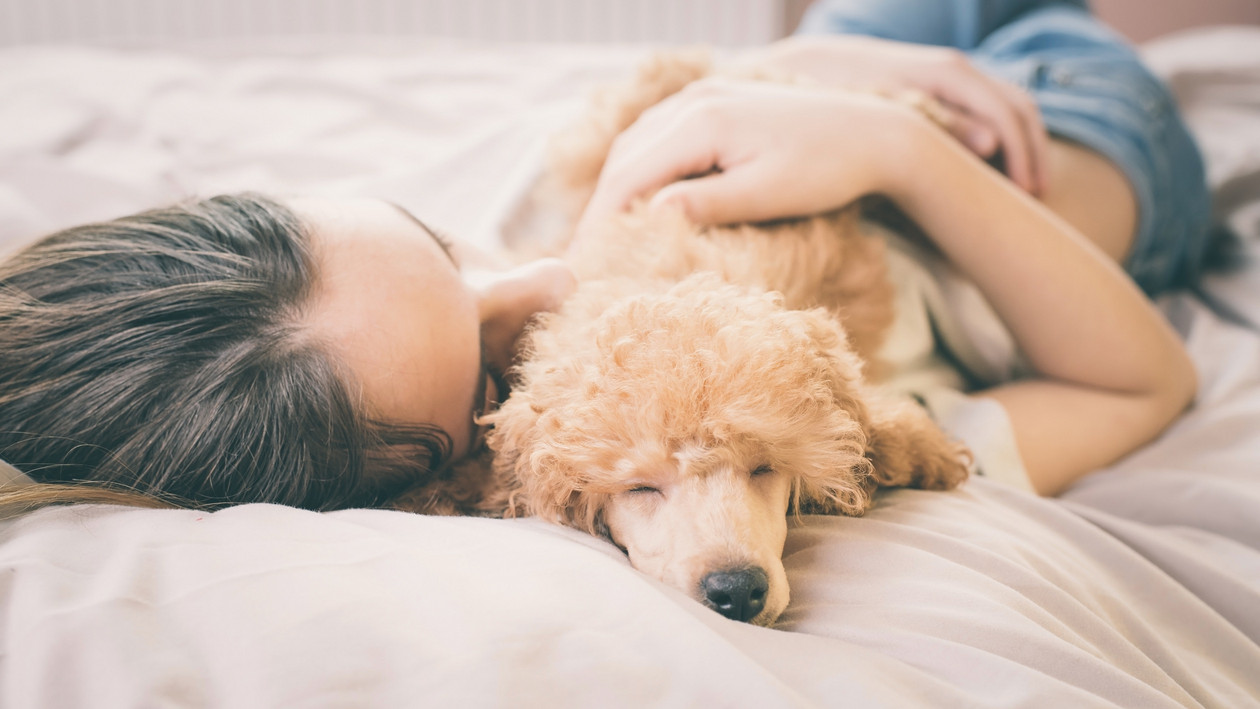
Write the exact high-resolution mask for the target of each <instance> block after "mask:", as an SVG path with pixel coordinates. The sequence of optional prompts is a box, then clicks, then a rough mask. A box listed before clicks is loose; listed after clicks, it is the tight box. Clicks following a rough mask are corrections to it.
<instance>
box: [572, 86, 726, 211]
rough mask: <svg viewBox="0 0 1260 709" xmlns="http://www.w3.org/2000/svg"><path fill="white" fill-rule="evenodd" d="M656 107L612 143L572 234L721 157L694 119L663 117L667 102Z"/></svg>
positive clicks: (701, 170)
mask: <svg viewBox="0 0 1260 709" xmlns="http://www.w3.org/2000/svg"><path fill="white" fill-rule="evenodd" d="M658 107H659V108H662V111H661V112H657V114H656V115H654V116H652V117H651V119H650V120H647V121H644V122H643V123H642V124H641V123H639V122H636V123H635V124H634V125H632V126H630V128H628V129H627V130H626V132H624V133H622V134H621V136H619V137H618V138H617V140H616V141H615V142H614V144H613V147H612V150H611V151H610V152H609V155H608V160H607V161H606V162H605V163H604V169H603V171H602V172H601V174H600V179H599V184H598V186H597V187H596V189H595V193H594V194H593V195H592V196H591V200H590V202H588V203H587V206H586V210H585V211H584V212H583V214H582V218H581V219H580V220H579V222H578V230H577V231H578V234H579V235H580V234H582V233H584V232H585V231H586V228H587V227H588V226H589V225H590V224H592V223H595V222H597V221H599V220H602V219H605V218H607V217H608V216H610V215H612V214H614V213H616V212H619V211H622V210H624V209H625V208H626V207H627V206H628V205H629V204H630V201H631V200H633V199H634V198H635V197H638V196H640V195H643V194H647V193H650V192H654V191H656V190H658V189H660V188H661V187H663V186H665V185H667V184H669V183H671V182H674V181H676V180H681V179H684V178H687V177H691V176H693V175H702V174H704V173H707V172H710V171H712V170H714V169H715V168H716V167H717V166H718V163H719V161H720V159H721V156H720V155H719V154H718V152H717V150H716V148H715V145H714V143H713V142H712V135H713V132H712V131H705V130H698V129H697V128H696V122H697V120H698V117H697V116H695V115H694V114H695V111H692V114H693V115H690V116H689V115H687V110H686V107H684V108H683V109H681V110H680V111H677V113H682V114H683V115H668V114H667V113H665V112H666V111H670V110H671V109H673V108H674V105H673V104H670V105H669V106H666V104H658Z"/></svg>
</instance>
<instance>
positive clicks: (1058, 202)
mask: <svg viewBox="0 0 1260 709" xmlns="http://www.w3.org/2000/svg"><path fill="white" fill-rule="evenodd" d="M1049 157H1050V183H1049V185H1048V186H1047V188H1046V190H1045V191H1044V193H1043V194H1042V196H1041V201H1042V203H1044V204H1045V205H1046V206H1047V207H1049V208H1050V209H1051V210H1052V211H1054V212H1055V213H1056V214H1058V215H1059V216H1060V217H1062V218H1063V219H1064V220H1065V221H1067V222H1068V223H1069V224H1071V225H1072V226H1074V227H1076V229H1077V230H1078V231H1080V232H1081V233H1082V234H1084V235H1085V236H1087V237H1089V239H1090V240H1091V241H1093V242H1094V243H1095V244H1097V245H1098V247H1099V248H1101V249H1102V250H1103V252H1104V253H1106V254H1107V255H1108V256H1110V257H1111V258H1112V259H1113V260H1114V261H1116V262H1117V263H1120V264H1123V263H1124V260H1125V258H1127V257H1128V255H1129V250H1130V249H1131V248H1132V246H1133V238H1134V236H1135V235H1136V233H1137V227H1138V223H1137V219H1138V216H1137V215H1138V212H1137V198H1136V197H1135V196H1134V194H1133V188H1132V187H1131V186H1130V185H1129V181H1128V179H1127V178H1125V176H1124V173H1123V172H1121V171H1120V169H1119V168H1118V167H1116V166H1115V164H1114V163H1112V162H1111V161H1109V160H1108V159H1107V158H1104V157H1103V156H1101V155H1099V154H1098V153H1096V152H1094V151H1093V150H1090V149H1089V148H1086V147H1083V146H1081V145H1080V144H1078V143H1073V142H1070V141H1066V140H1058V139H1052V140H1051V143H1050V156H1049Z"/></svg>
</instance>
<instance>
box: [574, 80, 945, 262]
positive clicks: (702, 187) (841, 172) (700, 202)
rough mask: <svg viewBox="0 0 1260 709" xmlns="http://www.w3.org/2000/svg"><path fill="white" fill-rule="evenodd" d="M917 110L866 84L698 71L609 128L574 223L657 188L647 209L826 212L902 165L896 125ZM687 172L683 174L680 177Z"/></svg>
mask: <svg viewBox="0 0 1260 709" xmlns="http://www.w3.org/2000/svg"><path fill="white" fill-rule="evenodd" d="M916 125H921V126H926V127H928V128H931V124H930V123H929V122H928V121H927V119H926V118H924V117H923V116H921V115H920V114H919V113H918V112H916V111H914V110H913V109H911V108H909V107H907V106H905V105H902V104H900V103H897V102H894V101H890V100H887V99H884V98H881V97H878V96H874V95H871V94H865V93H855V92H848V91H841V90H837V89H829V88H820V87H803V86H792V85H783V84H772V83H768V82H759V81H734V80H729V79H720V78H714V79H705V80H703V81H698V82H696V83H694V84H691V85H689V86H688V87H687V88H686V89H684V90H683V91H681V92H679V93H678V94H676V95H674V96H671V97H670V98H668V99H666V100H665V101H662V102H661V103H659V104H657V105H656V106H653V107H652V108H650V109H648V110H647V111H646V112H644V113H643V115H642V116H640V117H639V120H638V121H636V122H635V123H634V124H633V125H631V126H630V128H628V129H627V130H626V131H625V132H624V133H622V134H621V135H620V136H618V138H617V140H616V141H615V142H614V143H613V146H612V150H611V151H610V153H609V156H608V160H607V161H606V162H605V164H604V169H603V172H602V173H601V175H600V179H599V184H598V185H597V187H596V189H595V193H594V195H593V196H592V198H591V201H590V203H589V204H588V206H587V209H586V212H585V214H584V215H583V216H582V220H581V222H580V224H579V227H578V236H579V238H580V237H581V235H582V234H583V233H585V232H586V230H587V227H588V226H589V225H590V224H591V223H594V222H596V221H598V220H600V219H602V218H604V217H606V216H607V215H609V214H611V213H614V212H617V211H620V210H622V209H624V208H625V207H626V206H627V205H628V204H629V203H630V201H631V200H633V199H635V198H636V197H639V196H642V195H646V194H650V193H651V192H653V191H655V190H658V189H659V190H660V191H659V192H657V193H656V195H655V197H653V198H652V205H653V208H657V207H660V206H672V207H677V208H681V209H682V210H683V211H685V212H686V213H687V215H688V216H689V217H690V218H691V219H692V220H694V221H696V222H699V223H709V224H716V223H728V222H741V221H763V220H767V219H775V218H779V217H788V216H797V215H802V214H811V213H815V212H821V211H826V210H829V209H833V208H836V207H839V206H841V205H844V204H847V203H849V202H851V201H853V200H855V199H857V198H859V197H862V196H863V195H866V194H869V193H871V192H878V191H882V190H883V189H884V188H885V187H887V186H888V184H889V182H890V180H892V179H893V178H894V176H895V174H896V167H895V166H898V165H911V164H913V159H912V157H911V156H910V155H908V154H903V153H905V146H906V145H907V142H906V141H904V140H902V138H903V137H904V135H905V132H906V131H908V130H912V129H913V128H914V127H915V126H916ZM686 178H691V179H686Z"/></svg>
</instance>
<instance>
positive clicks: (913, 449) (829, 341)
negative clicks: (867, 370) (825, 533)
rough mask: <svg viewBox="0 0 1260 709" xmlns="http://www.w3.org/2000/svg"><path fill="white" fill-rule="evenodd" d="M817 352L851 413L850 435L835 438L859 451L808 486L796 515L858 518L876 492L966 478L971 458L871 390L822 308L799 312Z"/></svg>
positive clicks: (910, 411)
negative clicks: (850, 442)
mask: <svg viewBox="0 0 1260 709" xmlns="http://www.w3.org/2000/svg"><path fill="white" fill-rule="evenodd" d="M801 317H802V318H803V319H804V321H805V322H806V323H807V325H808V327H809V328H810V332H811V335H812V337H813V338H814V339H815V341H816V343H817V347H818V353H819V354H820V357H821V360H820V361H821V362H822V363H823V365H822V366H821V367H820V369H821V372H822V376H824V377H826V379H827V382H828V384H829V385H830V388H831V393H832V397H833V399H834V402H835V404H836V406H837V408H838V409H839V410H840V411H843V412H845V413H847V417H846V418H847V420H849V421H850V422H851V423H852V429H853V431H852V432H850V431H849V430H848V429H847V428H844V427H837V428H835V433H834V435H836V436H837V437H840V438H848V437H850V436H852V437H853V438H854V439H855V443H856V445H857V446H858V450H859V451H860V457H858V459H857V460H856V461H854V460H853V459H852V458H853V457H854V456H843V457H842V458H841V460H838V461H837V464H835V465H833V466H831V467H830V469H829V471H828V473H827V475H826V479H824V480H804V481H802V484H801V487H800V489H799V495H800V497H799V498H798V503H799V509H800V510H801V511H802V512H806V513H816V514H846V515H860V514H862V513H863V512H865V511H866V509H867V508H868V507H869V506H870V502H871V495H872V494H873V493H874V492H875V490H876V489H877V488H879V487H920V488H926V489H933V490H945V489H950V488H953V487H956V486H957V485H958V484H960V483H961V482H962V481H963V480H965V479H966V477H967V471H968V468H969V463H970V454H969V452H968V450H967V449H966V447H965V446H963V445H961V444H959V443H957V442H955V441H953V440H951V439H950V438H949V437H948V436H946V435H945V433H944V432H943V431H941V429H940V428H939V427H938V426H937V425H936V424H935V423H934V422H933V421H932V420H931V418H929V417H928V415H927V413H926V412H925V411H924V410H923V409H922V408H920V407H919V406H917V405H916V404H915V403H913V402H911V401H901V400H899V399H893V398H889V397H885V396H883V395H881V394H879V393H878V392H876V391H875V390H874V389H873V387H871V386H869V385H867V384H866V383H865V381H864V380H863V377H862V365H861V361H860V360H859V359H858V358H857V356H856V355H855V354H854V353H853V351H852V348H851V347H850V345H849V344H848V342H847V341H846V339H845V333H844V330H843V327H842V326H841V325H840V323H839V322H838V321H837V320H836V319H835V318H834V317H832V316H830V315H829V314H827V313H826V312H825V311H822V310H820V309H819V310H812V311H802V312H801Z"/></svg>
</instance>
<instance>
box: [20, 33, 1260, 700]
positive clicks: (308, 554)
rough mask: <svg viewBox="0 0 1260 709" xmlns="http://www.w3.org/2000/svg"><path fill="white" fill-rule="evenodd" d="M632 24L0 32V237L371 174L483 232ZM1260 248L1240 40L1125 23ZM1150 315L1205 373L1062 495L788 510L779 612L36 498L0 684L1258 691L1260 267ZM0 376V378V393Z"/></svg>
mask: <svg viewBox="0 0 1260 709" xmlns="http://www.w3.org/2000/svg"><path fill="white" fill-rule="evenodd" d="M647 51H648V50H647V48H645V47H643V46H634V45H624V46H616V45H613V46H598V47H597V46H576V45H574V46H567V45H549V46H542V45H535V46H531V45H510V44H484V43H476V42H467V41H465V42H456V41H438V40H434V41H424V42H416V41H410V42H407V41H403V40H389V41H374V42H355V41H346V42H342V43H338V44H337V45H336V46H335V47H330V46H328V45H327V44H325V43H320V44H314V43H309V44H307V43H284V42H276V43H267V42H262V41H251V42H248V43H231V42H219V43H211V42H207V43H201V44H196V45H184V46H179V47H174V46H161V45H152V46H134V45H133V46H129V47H109V46H99V47H68V46H49V47H35V46H30V47H15V48H9V49H4V50H0V96H2V97H4V98H3V100H0V252H3V251H7V250H10V249H12V248H16V247H17V246H18V245H20V244H21V243H23V242H25V241H28V240H30V239H32V238H35V237H37V236H38V235H40V234H42V233H46V232H49V231H51V230H54V229H58V228H61V227H65V226H69V225H73V224H78V223H82V222H85V221H89V220H95V219H102V218H110V217H114V216H119V215H121V214H125V213H129V212H133V211H136V210H139V209H143V208H146V207H150V206H156V205H159V204H164V203H168V202H171V201H174V200H176V199H179V198H182V197H185V196H188V195H207V194H213V193H218V192H224V191H236V190H242V189H254V190H263V191H268V192H277V193H304V194H329V195H345V194H352V195H371V196H377V197H383V198H387V199H391V200H394V201H396V202H398V203H400V204H402V205H404V206H405V207H407V208H408V209H409V210H411V211H413V212H415V213H416V214H419V215H422V216H423V218H425V219H426V220H428V221H431V222H433V223H435V224H436V225H439V226H441V227H443V228H445V229H447V230H449V231H451V232H453V233H456V234H459V235H460V236H461V237H462V238H466V239H470V240H473V241H475V242H478V243H480V244H482V245H485V246H493V245H495V244H496V243H497V240H498V239H499V238H500V235H501V234H504V233H508V234H511V233H513V231H514V230H515V229H519V228H520V221H521V220H522V219H523V217H522V210H521V204H522V199H523V198H524V197H523V196H524V195H526V194H528V191H529V187H530V185H531V184H533V182H534V180H535V179H536V177H537V175H538V170H539V166H540V164H541V156H542V154H543V150H544V145H545V141H546V137H547V135H549V134H550V133H552V132H553V131H555V130H556V129H557V128H559V127H560V126H563V125H564V123H565V121H567V120H568V119H570V118H571V117H572V116H573V115H574V114H575V112H577V111H578V110H580V107H581V104H582V100H583V97H584V96H585V95H586V93H587V92H588V91H589V90H590V88H591V87H592V86H594V85H596V84H598V83H601V82H604V81H607V80H609V79H613V78H617V77H620V76H621V75H622V74H624V73H625V72H627V71H628V70H629V69H630V67H632V66H633V65H634V64H635V63H636V62H637V61H638V60H640V59H641V58H642V57H643V56H644V54H645V53H646V52H647ZM1145 51H1146V53H1147V56H1148V57H1149V58H1150V61H1151V62H1152V64H1153V65H1154V66H1155V67H1156V68H1157V69H1158V71H1160V72H1161V73H1162V74H1164V75H1165V76H1167V77H1168V78H1169V79H1170V81H1171V82H1172V85H1173V87H1174V89H1175V90H1176V92H1177V95H1178V98H1179V99H1180V100H1181V102H1182V103H1183V106H1184V107H1185V110H1186V112H1187V115H1188V117H1189V120H1190V122H1191V123H1192V126H1193V128H1194V130H1195V131H1196V133H1197V134H1198V136H1199V138H1200V140H1201V141H1202V143H1203V146H1204V149H1205V152H1206V154H1207V157H1208V160H1209V169H1210V173H1211V181H1212V184H1213V186H1214V189H1216V194H1217V195H1218V204H1217V206H1218V210H1219V216H1220V218H1221V219H1222V220H1223V221H1225V222H1228V223H1229V224H1231V225H1232V227H1233V228H1234V229H1235V231H1237V233H1238V234H1239V235H1240V237H1241V242H1242V243H1241V247H1240V248H1241V249H1243V251H1251V250H1254V249H1255V248H1260V28H1258V27H1241V26H1240V27H1221V28H1214V29H1208V30H1197V31H1194V32H1189V33H1185V34H1181V35H1177V36H1173V37H1169V38H1165V39H1163V40H1161V41H1158V42H1155V43H1151V44H1148V45H1147V46H1146V48H1145ZM1235 263H1236V267H1235V268H1233V269H1232V270H1230V271H1228V272H1222V273H1218V274H1215V275H1213V276H1212V277H1210V278H1209V279H1208V280H1207V281H1206V282H1205V283H1204V286H1203V293H1202V294H1199V295H1194V294H1188V293H1186V294H1175V295H1171V296H1168V297H1165V298H1163V299H1162V300H1161V301H1160V306H1161V307H1162V308H1163V309H1164V311H1165V312H1166V313H1167V315H1168V317H1169V318H1170V319H1171V321H1172V322H1173V323H1174V324H1175V325H1176V327H1177V329H1178V330H1179V332H1181V333H1182V335H1183V336H1184V337H1185V339H1186V342H1187V343H1188V347H1189V349H1190V352H1191V354H1192V356H1193V357H1194V359H1195V362H1196V364H1197V366H1198V371H1199V374H1200V377H1201V380H1202V389H1201V392H1200V394H1199V397H1198V400H1197V402H1196V404H1195V406H1194V408H1193V410H1191V411H1190V412H1188V413H1187V414H1186V415H1185V416H1184V418H1182V419H1181V420H1180V421H1178V422H1177V423H1176V424H1175V425H1174V426H1173V427H1172V428H1171V429H1170V430H1169V431H1168V432H1167V433H1166V435H1164V436H1163V437H1162V438H1160V439H1159V440H1158V441H1156V442H1154V443H1153V444H1151V445H1150V446H1148V447H1146V448H1144V449H1143V450H1141V451H1139V452H1137V453H1135V454H1133V455H1131V456H1129V457H1128V458H1126V459H1125V460H1123V461H1121V462H1120V463H1118V464H1116V465H1115V466H1113V467H1111V468H1109V469H1106V470H1100V471H1098V472H1096V473H1094V474H1092V475H1090V476H1088V477H1087V478H1085V479H1084V480H1082V481H1081V482H1080V483H1079V484H1078V485H1076V486H1075V487H1074V488H1072V489H1071V490H1070V491H1068V492H1067V493H1066V494H1064V495H1063V496H1062V497H1061V498H1058V499H1041V498H1037V497H1034V496H1032V495H1030V494H1028V493H1025V492H1021V491H1018V490H1015V489H1011V488H1009V487H1005V486H1003V485H1001V484H1000V483H995V482H991V481H990V480H987V479H974V480H972V481H970V482H968V483H967V484H966V485H965V486H964V487H962V488H961V489H959V490H957V491H954V492H950V493H925V492H920V491H908V490H905V491H896V492H889V493H886V494H883V495H882V497H881V498H880V501H879V504H878V506H877V507H876V508H875V509H874V510H872V511H871V512H870V513H868V514H867V515H866V516H865V517H863V518H860V519H851V518H832V517H804V518H802V519H800V520H799V521H798V522H795V523H793V525H792V530H791V532H790V534H789V537H788V542H787V548H786V550H785V560H786V566H787V571H788V575H789V578H790V582H791V586H792V593H793V599H792V603H791V605H790V606H789V608H788V610H787V612H786V613H785V615H784V616H783V617H782V619H781V620H780V621H779V623H778V624H777V625H776V626H775V627H774V628H759V627H752V626H748V625H744V624H740V623H735V622H732V621H728V620H726V619H724V618H722V617H720V616H719V615H718V614H716V613H714V612H712V611H709V610H707V609H705V608H703V607H701V606H700V605H698V604H697V603H695V602H693V601H691V600H689V599H687V598H686V597H684V596H683V595H682V594H681V593H679V592H676V591H674V590H672V589H669V588H666V587H664V586H663V585H661V584H659V583H656V582H655V581H652V580H651V579H648V578H647V577H645V576H643V575H641V574H639V573H637V572H636V571H634V570H633V569H631V568H630V566H629V565H628V563H627V561H626V560H625V558H624V557H623V556H622V555H621V554H620V553H619V552H618V551H617V550H616V549H615V548H613V547H612V546H610V545H608V544H605V543H604V542H601V541H599V540H597V539H594V538H590V537H587V536H584V535H582V534H580V533H576V532H572V531H569V530H565V529H560V528H557V527H554V526H549V525H547V524H543V523H540V522H538V521H536V520H529V519H524V520H506V521H505V520H490V519H475V518H437V517H422V516H416V515H411V514H406V513H402V512H394V511H384V510H345V511H339V512H332V513H323V514H320V513H314V512H307V511H302V510H296V509H290V508H285V507H280V506H273V505H245V506H240V507H234V508H230V509H225V510H222V511H219V512H215V513H204V512H197V511H183V510H135V509H127V508H119V507H109V506H90V507H74V508H50V509H45V510H42V511H39V512H36V513H32V514H29V515H26V516H23V517H19V518H16V519H10V520H6V521H3V522H0V604H2V611H0V705H2V706H6V707H37V706H50V707H51V706H56V707H66V706H93V707H115V706H119V707H121V706H136V707H139V706H145V707H149V706H153V707H157V706H164V707H165V706H172V707H173V706H223V707H255V706H258V707H262V706H347V707H349V706H353V707H362V706H381V707H403V706H548V707H551V706H635V707H637V706H648V705H660V706H762V707H780V706H782V707H787V706H862V707H866V706H871V707H900V706H935V707H968V708H975V707H1013V706H1024V707H1115V706H1119V707H1143V708H1159V707H1248V706H1260V332H1258V331H1257V330H1256V329H1255V328H1253V327H1249V326H1247V325H1246V324H1245V322H1246V321H1250V322H1253V323H1260V264H1256V263H1253V262H1252V261H1251V260H1249V258H1248V257H1246V256H1245V255H1244V256H1241V257H1239V258H1237V259H1235ZM2 385H3V384H2V383H0V386H2Z"/></svg>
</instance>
